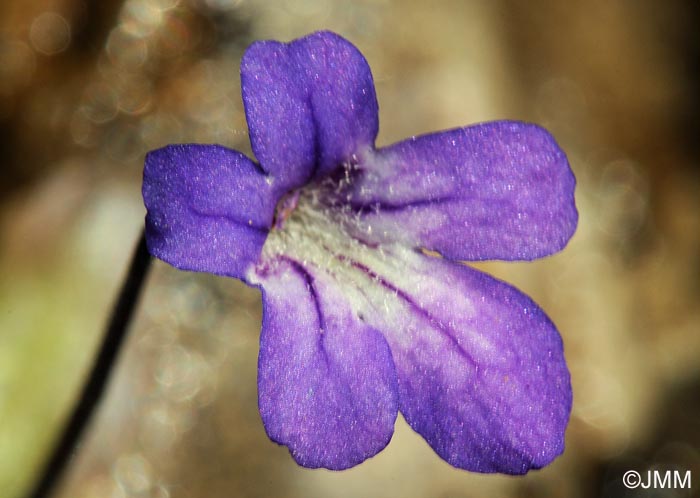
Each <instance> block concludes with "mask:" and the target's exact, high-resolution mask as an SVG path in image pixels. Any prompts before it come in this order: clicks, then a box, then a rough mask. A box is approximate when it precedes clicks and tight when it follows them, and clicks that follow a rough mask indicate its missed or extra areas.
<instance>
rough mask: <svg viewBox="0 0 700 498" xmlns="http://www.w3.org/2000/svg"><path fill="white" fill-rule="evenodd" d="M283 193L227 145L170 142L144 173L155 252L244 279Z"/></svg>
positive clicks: (150, 158)
mask: <svg viewBox="0 0 700 498" xmlns="http://www.w3.org/2000/svg"><path fill="white" fill-rule="evenodd" d="M277 197H278V195H277V194H276V193H275V192H274V191H273V189H272V187H271V186H270V184H269V182H268V181H267V178H266V176H265V174H264V173H263V172H262V171H261V170H260V169H259V167H258V166H257V165H255V164H254V163H253V162H252V161H251V160H250V159H248V158H247V157H246V156H244V155H243V154H241V153H240V152H237V151H235V150H231V149H227V148H225V147H222V146H220V145H194V144H189V145H168V146H167V147H163V148H162V149H157V150H154V151H152V152H149V153H148V155H147V156H146V163H145V167H144V172H143V200H144V204H145V205H146V209H147V214H146V242H147V244H148V250H149V252H150V253H151V254H152V255H154V256H156V257H157V258H159V259H162V260H163V261H165V262H167V263H170V264H171V265H173V266H175V267H176V268H179V269H181V270H191V271H201V272H209V273H215V274H217V275H225V276H229V277H236V278H241V279H244V276H245V274H246V271H247V270H248V268H249V267H250V266H251V265H253V264H255V263H256V262H257V260H258V258H259V256H260V251H261V250H262V246H263V244H264V242H265V239H266V237H267V233H268V230H269V227H270V225H271V223H272V217H273V214H274V210H275V204H276V202H277Z"/></svg>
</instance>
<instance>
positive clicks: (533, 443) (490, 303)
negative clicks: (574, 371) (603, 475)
mask: <svg viewBox="0 0 700 498" xmlns="http://www.w3.org/2000/svg"><path fill="white" fill-rule="evenodd" d="M392 251H403V252H399V253H396V252H394V254H391V252H392ZM385 256H386V257H385V258H384V259H383V261H382V262H381V263H379V262H377V261H375V262H374V264H373V265H365V264H363V263H362V262H359V261H355V262H352V263H351V264H352V265H353V267H354V268H356V269H358V270H362V271H363V272H364V273H365V274H366V278H365V280H366V282H364V283H361V281H360V279H359V278H355V283H356V284H357V289H358V291H357V294H356V295H353V293H352V292H348V293H347V294H348V295H349V299H350V300H351V301H353V302H355V303H360V304H359V305H358V306H357V309H358V312H359V313H360V314H361V315H362V316H364V317H366V320H367V322H368V323H370V324H371V325H372V326H374V327H375V328H377V329H378V330H380V331H381V332H382V333H383V334H384V336H385V337H386V339H387V342H388V343H389V346H390V347H391V351H392V356H393V359H394V363H395V365H396V370H397V373H398V379H399V409H400V411H401V412H402V413H403V415H404V417H405V418H406V420H407V422H408V423H409V424H410V425H411V427H413V429H414V430H416V431H417V432H418V433H420V434H421V435H422V436H423V437H424V438H425V439H426V441H427V442H428V443H429V444H430V445H431V446H432V448H433V449H434V450H435V451H436V452H437V453H438V454H439V455H440V456H441V457H442V458H443V459H445V460H446V461H447V462H449V463H450V464H452V465H454V466H456V467H459V468H463V469H467V470H471V471H477V472H503V473H508V474H524V473H526V472H527V471H528V470H530V469H535V468H540V467H543V466H544V465H547V464H548V463H550V462H551V461H552V460H553V459H554V458H555V457H557V456H558V455H559V454H561V453H562V451H563V449H564V432H565V429H566V426H567V423H568V420H569V413H570V410H571V400H572V395H571V385H570V377H569V372H568V369H567V367H566V362H565V359H564V354H563V346H562V341H561V337H560V336H559V333H558V332H557V330H556V328H555V326H554V325H553V323H552V322H551V321H550V320H549V318H548V317H547V316H546V315H545V313H544V312H543V311H542V310H541V309H540V308H539V307H538V306H537V305H536V304H535V303H534V302H533V301H532V300H531V299H530V298H529V297H527V296H526V295H524V294H523V293H521V292H520V291H518V290H517V289H515V288H514V287H512V286H510V285H508V284H506V283H504V282H501V281H498V280H496V279H494V278H493V277H491V276H489V275H486V274H484V273H482V272H479V271H477V270H475V269H472V268H469V267H467V266H463V265H458V264H455V263H451V262H449V261H446V260H442V259H438V258H429V257H426V256H423V255H422V254H418V253H415V252H412V251H408V250H403V249H401V248H397V247H394V248H393V249H392V250H389V249H388V248H385ZM370 268H371V269H370ZM363 296H364V297H363ZM363 300H364V304H363Z"/></svg>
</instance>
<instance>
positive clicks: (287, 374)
mask: <svg viewBox="0 0 700 498" xmlns="http://www.w3.org/2000/svg"><path fill="white" fill-rule="evenodd" d="M249 279H250V280H251V281H253V282H254V283H258V284H260V285H261V286H262V289H263V325H262V335H261V338H260V358H259V363H258V401H259V406H260V414H261V416H262V419H263V423H264V425H265V429H266V431H267V434H268V436H269V437H270V439H272V440H273V441H275V442H277V443H279V444H282V445H285V446H287V447H288V448H289V451H290V453H291V454H292V456H293V457H294V459H295V460H296V461H297V462H298V463H299V464H300V465H303V466H305V467H310V468H317V467H325V468H328V469H334V470H339V469H345V468H348V467H352V466H354V465H357V464H358V463H360V462H362V461H364V460H366V459H367V458H369V457H371V456H374V455H375V454H377V453H378V452H379V451H381V450H382V449H383V448H384V447H385V446H386V445H387V444H388V443H389V440H390V439H391V436H392V434H393V430H394V422H395V420H396V416H397V409H398V394H397V391H398V386H397V379H396V371H395V367H394V363H393V360H392V357H391V352H390V350H389V347H388V345H387V343H386V341H385V339H384V338H383V337H382V336H381V335H380V334H379V333H378V332H377V331H376V330H374V329H373V328H371V327H370V326H368V325H367V324H366V323H364V322H363V321H362V320H360V319H358V318H357V316H356V315H355V314H354V313H353V312H352V311H351V310H350V307H349V305H348V302H347V301H346V299H345V297H344V296H343V294H342V293H341V291H340V289H337V288H336V287H335V283H334V282H333V280H332V278H331V277H330V276H328V275H327V274H325V273H324V272H322V271H319V270H318V269H317V268H313V267H305V266H302V265H301V264H300V263H297V262H295V261H293V260H290V259H283V258H279V259H277V260H275V261H272V262H270V263H268V265H267V267H266V268H264V269H262V270H258V271H257V272H256V276H255V277H249ZM256 279H257V282H256Z"/></svg>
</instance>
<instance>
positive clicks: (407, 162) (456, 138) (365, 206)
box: [344, 121, 578, 261]
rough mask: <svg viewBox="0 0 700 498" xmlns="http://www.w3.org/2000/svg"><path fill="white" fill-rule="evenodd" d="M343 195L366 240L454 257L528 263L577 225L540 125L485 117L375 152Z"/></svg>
mask: <svg viewBox="0 0 700 498" xmlns="http://www.w3.org/2000/svg"><path fill="white" fill-rule="evenodd" d="M360 168H361V171H360V172H359V174H357V175H356V180H355V182H354V183H353V184H352V186H351V190H350V191H348V192H346V197H345V199H344V201H349V203H350V205H351V207H352V209H353V210H355V211H357V212H359V213H360V217H361V218H362V219H363V221H364V226H365V229H366V230H367V231H368V232H369V233H366V234H364V235H363V237H364V238H366V239H367V238H369V239H370V240H384V241H386V240H394V241H395V240H398V241H401V242H403V243H405V244H408V245H410V246H414V247H415V246H418V247H423V248H426V249H430V250H434V251H438V252H440V253H441V254H442V255H443V256H444V257H446V258H448V259H456V260H471V261H475V260H484V259H504V260H523V259H524V260H530V259H534V258H539V257H542V256H546V255H549V254H552V253H554V252H557V251H559V250H561V249H562V248H563V247H564V246H565V245H566V243H567V242H568V240H569V239H570V238H571V236H572V235H573V233H574V231H575V229H576V224H577V221H578V213H577V211H576V206H575V202H574V187H575V178H574V176H573V174H572V172H571V169H570V167H569V164H568V162H567V159H566V156H565V155H564V152H563V151H562V150H561V149H560V148H559V146H558V145H557V143H556V142H555V141H554V139H553V138H552V136H551V135H550V134H549V133H548V132H547V131H546V130H544V129H543V128H541V127H539V126H536V125H532V124H526V123H519V122H507V121H500V122H492V123H485V124H480V125H475V126H470V127H467V128H461V129H455V130H450V131H445V132H441V133H436V134H433V135H425V136H421V137H414V138H411V139H409V140H406V141H404V142H400V143H397V144H395V145H392V146H390V147H387V148H384V149H381V150H379V151H376V152H372V153H368V154H367V156H365V157H364V158H363V160H362V161H361V163H360Z"/></svg>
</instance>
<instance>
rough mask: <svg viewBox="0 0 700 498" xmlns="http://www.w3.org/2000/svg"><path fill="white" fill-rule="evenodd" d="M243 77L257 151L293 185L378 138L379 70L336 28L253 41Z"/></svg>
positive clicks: (267, 168) (348, 157) (265, 164)
mask: <svg viewBox="0 0 700 498" xmlns="http://www.w3.org/2000/svg"><path fill="white" fill-rule="evenodd" d="M241 85H242V92H243V104H244V106H245V112H246V117H247V120H248V127H249V129H250V140H251V144H252V147H253V152H254V153H255V157H257V159H258V160H259V161H260V163H261V164H262V167H263V168H264V169H265V171H267V172H268V173H270V174H271V175H272V176H273V177H274V179H275V181H276V182H278V183H279V184H281V185H284V186H285V187H287V188H288V189H291V188H295V187H300V186H301V185H304V184H305V183H307V182H308V181H309V180H310V179H312V178H315V177H319V176H323V175H325V174H327V173H329V172H330V171H332V170H333V169H335V168H337V167H338V166H340V165H341V164H342V163H343V162H347V161H350V160H351V157H352V155H353V154H355V153H356V152H358V150H361V149H364V148H369V147H371V146H372V145H373V144H374V139H375V137H376V135H377V130H378V126H379V125H378V117H377V98H376V95H375V93H374V83H373V80H372V73H371V72H370V69H369V66H368V64H367V61H366V60H365V58H364V57H363V56H362V54H361V53H360V52H359V51H358V50H357V48H355V47H354V46H353V45H352V44H351V43H350V42H348V41H347V40H345V39H344V38H342V37H340V36H338V35H336V34H334V33H330V32H327V31H323V32H317V33H313V34H311V35H309V36H306V37H304V38H300V39H298V40H295V41H292V42H291V43H288V44H287V43H279V42H275V41H263V42H256V43H253V44H252V45H251V46H250V47H249V48H248V50H246V53H245V55H244V56H243V61H242V62H241Z"/></svg>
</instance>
